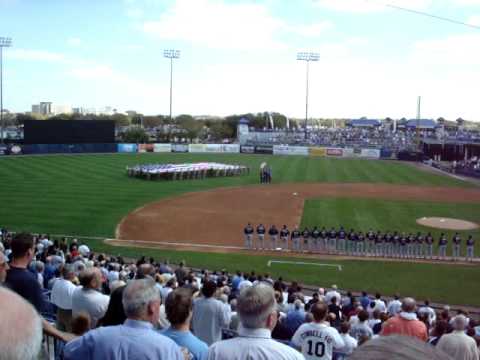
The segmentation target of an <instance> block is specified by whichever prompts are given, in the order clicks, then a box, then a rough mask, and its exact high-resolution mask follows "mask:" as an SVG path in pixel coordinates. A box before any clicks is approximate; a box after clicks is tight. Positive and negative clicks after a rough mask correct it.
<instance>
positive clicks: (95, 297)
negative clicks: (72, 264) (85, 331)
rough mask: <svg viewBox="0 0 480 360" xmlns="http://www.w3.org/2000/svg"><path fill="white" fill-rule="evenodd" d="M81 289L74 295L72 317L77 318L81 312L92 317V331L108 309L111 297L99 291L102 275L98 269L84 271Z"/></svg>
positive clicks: (80, 278) (81, 277)
mask: <svg viewBox="0 0 480 360" xmlns="http://www.w3.org/2000/svg"><path fill="white" fill-rule="evenodd" d="M79 280H80V285H82V287H81V288H78V289H76V290H75V291H74V292H73V295H72V315H73V316H74V317H75V316H76V315H77V314H78V313H80V312H85V313H87V314H88V315H90V319H91V320H92V321H91V326H92V329H93V328H95V327H96V325H97V321H98V320H99V319H101V318H102V317H103V316H104V315H105V312H106V311H107V308H108V303H109V302H110V297H109V296H107V295H103V294H102V293H101V292H100V291H99V290H98V289H100V287H101V286H102V274H101V272H100V269H98V268H89V269H86V270H84V271H83V272H82V273H81V274H80V276H79Z"/></svg>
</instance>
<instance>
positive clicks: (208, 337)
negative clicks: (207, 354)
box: [192, 280, 230, 345]
mask: <svg viewBox="0 0 480 360" xmlns="http://www.w3.org/2000/svg"><path fill="white" fill-rule="evenodd" d="M216 291H217V285H216V284H215V282H214V281H212V280H208V281H207V282H206V283H205V284H204V285H203V287H202V295H203V296H202V297H201V298H199V299H197V300H195V302H194V303H193V317H192V328H193V333H194V334H195V335H196V336H197V337H198V338H199V339H200V340H202V341H204V342H206V343H207V344H208V345H211V344H213V343H214V342H216V341H220V340H222V329H223V328H225V329H228V326H229V324H230V306H228V304H224V303H222V302H221V301H219V300H217V299H215V298H214V297H213V295H214V294H215V292H216Z"/></svg>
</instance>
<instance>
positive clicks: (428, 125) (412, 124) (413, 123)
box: [405, 119, 438, 130]
mask: <svg viewBox="0 0 480 360" xmlns="http://www.w3.org/2000/svg"><path fill="white" fill-rule="evenodd" d="M417 124H418V125H419V128H420V129H431V130H433V129H435V128H436V127H438V124H437V123H436V122H435V120H431V119H420V120H417V119H412V120H408V121H407V123H406V124H405V126H406V127H407V128H408V129H416V128H417Z"/></svg>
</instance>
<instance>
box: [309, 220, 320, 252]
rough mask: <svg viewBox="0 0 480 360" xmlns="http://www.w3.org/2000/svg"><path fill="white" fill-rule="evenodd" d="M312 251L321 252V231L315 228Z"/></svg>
mask: <svg viewBox="0 0 480 360" xmlns="http://www.w3.org/2000/svg"><path fill="white" fill-rule="evenodd" d="M311 235H312V237H311V238H312V249H310V250H312V251H320V230H318V228H317V227H316V226H315V227H314V228H313V230H312V234H311Z"/></svg>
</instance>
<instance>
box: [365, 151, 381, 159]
mask: <svg viewBox="0 0 480 360" xmlns="http://www.w3.org/2000/svg"><path fill="white" fill-rule="evenodd" d="M360 156H361V157H365V158H371V159H379V158H380V150H378V149H362V152H361V154H360Z"/></svg>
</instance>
